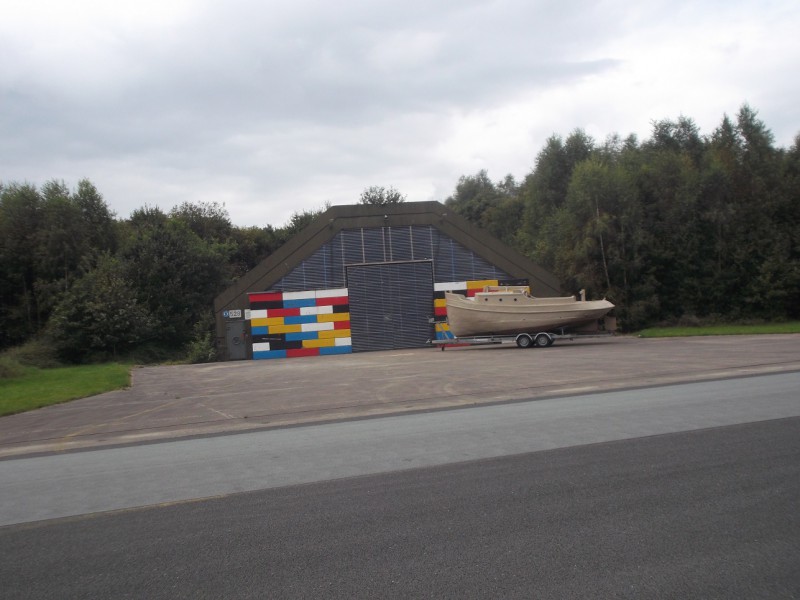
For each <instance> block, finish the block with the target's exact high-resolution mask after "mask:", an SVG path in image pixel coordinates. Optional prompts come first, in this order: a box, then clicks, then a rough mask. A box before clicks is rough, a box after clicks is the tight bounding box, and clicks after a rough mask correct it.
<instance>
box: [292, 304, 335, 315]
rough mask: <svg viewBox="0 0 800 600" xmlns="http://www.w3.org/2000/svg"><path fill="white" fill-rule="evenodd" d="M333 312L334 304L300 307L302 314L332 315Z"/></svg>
mask: <svg viewBox="0 0 800 600" xmlns="http://www.w3.org/2000/svg"><path fill="white" fill-rule="evenodd" d="M332 313H333V306H303V307H301V308H300V314H301V315H302V316H307V315H330V314H332Z"/></svg>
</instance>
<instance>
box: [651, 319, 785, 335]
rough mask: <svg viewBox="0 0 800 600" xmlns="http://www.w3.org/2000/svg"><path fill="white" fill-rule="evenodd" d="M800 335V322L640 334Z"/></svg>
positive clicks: (654, 329)
mask: <svg viewBox="0 0 800 600" xmlns="http://www.w3.org/2000/svg"><path fill="white" fill-rule="evenodd" d="M772 333H776V334H777V333H800V321H792V322H789V323H763V324H761V325H709V326H700V327H651V328H649V329H643V330H642V331H640V332H639V337H643V338H658V337H687V336H695V335H760V334H772Z"/></svg>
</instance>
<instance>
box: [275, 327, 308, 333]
mask: <svg viewBox="0 0 800 600" xmlns="http://www.w3.org/2000/svg"><path fill="white" fill-rule="evenodd" d="M302 330H303V329H302V325H272V326H271V327H270V328H269V332H270V333H300V332H301V331H302Z"/></svg>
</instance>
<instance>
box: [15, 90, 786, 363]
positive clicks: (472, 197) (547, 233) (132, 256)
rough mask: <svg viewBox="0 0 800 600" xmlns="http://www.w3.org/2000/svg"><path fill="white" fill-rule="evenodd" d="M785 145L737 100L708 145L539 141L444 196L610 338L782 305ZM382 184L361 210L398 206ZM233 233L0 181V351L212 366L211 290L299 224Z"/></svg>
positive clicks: (86, 185)
mask: <svg viewBox="0 0 800 600" xmlns="http://www.w3.org/2000/svg"><path fill="white" fill-rule="evenodd" d="M799 196H800V136H798V138H797V139H796V141H795V144H794V145H793V146H792V148H790V149H789V150H785V149H780V148H776V147H775V145H774V139H773V136H772V134H771V133H770V131H769V130H768V129H767V128H766V126H765V125H764V123H763V122H761V121H760V120H759V119H758V118H757V114H756V112H755V111H754V110H752V109H751V108H750V107H748V106H743V107H742V108H741V109H740V111H739V113H738V115H737V116H736V118H735V119H733V120H732V119H729V118H728V117H727V116H726V117H724V118H723V119H722V122H721V124H720V126H719V127H718V128H717V129H716V130H715V131H714V132H713V133H712V134H711V135H710V136H705V137H704V136H701V135H700V133H699V130H698V128H697V126H696V125H695V124H694V122H693V121H692V120H691V119H689V118H684V117H681V118H679V119H678V120H676V121H671V120H663V121H658V122H655V123H654V124H653V132H652V136H651V138H650V139H648V140H646V141H644V142H639V141H638V140H637V139H636V138H635V137H634V136H629V137H627V138H625V139H623V138H621V137H620V136H618V135H612V136H610V137H609V138H608V139H606V140H605V141H604V142H603V143H601V144H598V143H597V142H595V141H594V140H593V139H592V138H590V137H589V136H587V135H586V134H585V133H584V132H583V131H581V130H576V131H574V132H572V133H571V134H569V135H568V136H567V137H566V138H565V139H564V138H562V137H561V136H558V135H553V136H552V137H551V138H549V139H548V140H547V142H546V143H545V145H544V147H543V148H542V150H541V151H540V152H539V154H538V156H537V158H536V161H535V164H534V166H533V168H532V170H531V172H530V173H529V174H528V175H527V176H526V177H525V178H524V180H523V181H522V182H519V183H518V182H516V181H515V180H514V178H513V177H512V176H510V175H509V176H507V177H506V178H505V179H503V180H501V181H498V182H493V181H492V180H490V178H489V177H488V174H487V173H486V172H485V171H480V172H479V173H477V174H475V175H469V176H463V177H461V178H460V179H459V181H458V183H457V185H456V187H455V190H454V193H453V194H452V195H451V196H450V197H449V198H447V199H446V201H445V204H446V205H448V206H449V207H451V208H452V209H453V210H454V211H455V212H457V213H459V214H461V215H463V216H464V217H465V218H466V219H468V220H470V221H471V222H473V223H475V224H477V225H479V226H481V227H484V228H485V229H487V230H488V231H489V232H490V233H492V234H494V235H495V236H496V237H498V238H500V239H501V240H503V241H505V242H506V243H508V244H509V245H511V246H513V247H514V248H516V249H518V250H519V251H520V252H522V253H523V254H525V255H527V256H528V257H530V258H531V259H532V260H533V261H534V262H536V263H538V264H540V265H541V266H543V267H545V268H546V269H548V270H550V271H552V272H553V273H555V274H556V275H557V276H558V278H559V279H560V281H561V283H562V286H563V288H564V290H565V291H567V292H574V291H577V290H578V289H580V288H585V289H587V291H588V292H589V294H590V295H591V296H593V297H599V296H605V297H607V298H608V299H609V300H611V301H613V302H614V303H615V304H616V305H617V307H618V315H617V316H618V317H619V318H620V322H621V324H622V326H623V327H624V328H626V329H629V330H631V329H636V328H640V327H643V326H645V325H648V324H652V323H658V322H664V321H670V320H673V321H674V320H678V319H684V320H685V319H702V318H719V319H728V320H735V319H751V318H758V319H786V318H797V317H798V313H799V312H800V308H799V307H800V197H799ZM404 200H405V196H404V195H402V194H400V192H398V191H397V190H395V189H394V188H391V187H390V188H388V189H386V188H383V187H377V186H373V187H370V188H367V189H365V190H364V192H363V193H362V194H361V197H360V199H359V201H360V202H361V203H364V204H391V203H396V202H403V201H404ZM322 210H324V209H321V210H318V211H303V212H299V213H295V214H294V215H293V216H292V217H291V219H290V221H289V222H288V223H287V224H286V225H284V226H282V227H278V228H275V227H272V226H271V225H267V226H264V227H237V226H234V225H232V224H231V221H230V218H229V215H228V213H227V211H226V209H225V207H224V206H221V205H219V204H217V203H199V204H193V203H183V204H181V205H178V206H175V207H174V208H173V209H172V210H170V211H169V212H164V211H162V210H160V209H158V208H154V207H150V206H144V207H142V208H140V209H138V210H136V211H134V212H133V213H132V214H131V215H130V217H129V218H127V219H117V218H116V217H115V215H114V214H113V213H112V212H111V211H110V209H109V207H108V205H107V204H106V202H105V200H104V199H103V197H102V195H101V194H100V193H99V191H98V190H97V189H96V187H95V186H94V185H93V184H92V183H91V182H90V181H88V180H82V181H80V182H79V183H78V185H77V187H76V188H75V189H74V190H70V189H69V188H68V187H67V186H66V185H65V184H64V183H63V182H59V181H50V182H47V183H45V184H44V185H42V186H41V187H40V188H37V187H36V186H34V185H31V184H17V183H9V184H6V185H2V186H0V349H4V348H9V347H11V346H16V345H20V344H23V343H25V342H27V341H29V340H31V339H33V338H36V339H40V340H45V345H46V347H47V348H50V349H51V350H52V351H53V352H55V353H56V354H57V356H58V357H59V358H60V359H61V360H67V361H72V362H83V361H89V360H101V359H107V358H112V357H118V356H130V355H131V353H134V354H135V355H136V356H137V357H138V358H140V359H141V360H163V359H164V358H168V357H175V356H176V355H178V354H180V353H185V354H188V355H189V357H190V358H191V359H193V360H198V361H199V360H211V359H213V358H214V355H213V352H214V346H213V343H212V333H211V332H212V327H213V315H212V313H211V309H212V302H213V298H214V297H215V296H216V295H217V294H218V293H219V292H220V291H222V290H223V289H225V287H227V286H228V285H230V283H231V282H233V281H235V280H236V279H237V278H238V277H240V276H241V275H243V274H244V273H246V272H247V271H248V270H250V269H252V268H253V267H254V266H255V265H256V264H258V262H260V261H261V260H262V259H263V258H265V257H267V256H269V255H270V254H271V253H272V252H273V251H275V250H276V249H277V248H278V247H280V246H281V245H282V244H283V243H284V242H285V241H286V240H288V239H289V238H290V237H292V236H293V235H294V234H295V233H297V232H298V231H300V230H301V229H303V228H304V227H305V226H306V225H308V224H309V223H310V222H311V221H312V220H313V219H314V218H315V217H316V216H317V215H318V214H319V213H321V212H322Z"/></svg>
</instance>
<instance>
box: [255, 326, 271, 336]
mask: <svg viewBox="0 0 800 600" xmlns="http://www.w3.org/2000/svg"><path fill="white" fill-rule="evenodd" d="M252 333H253V335H267V334H268V333H269V327H253V329H252Z"/></svg>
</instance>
